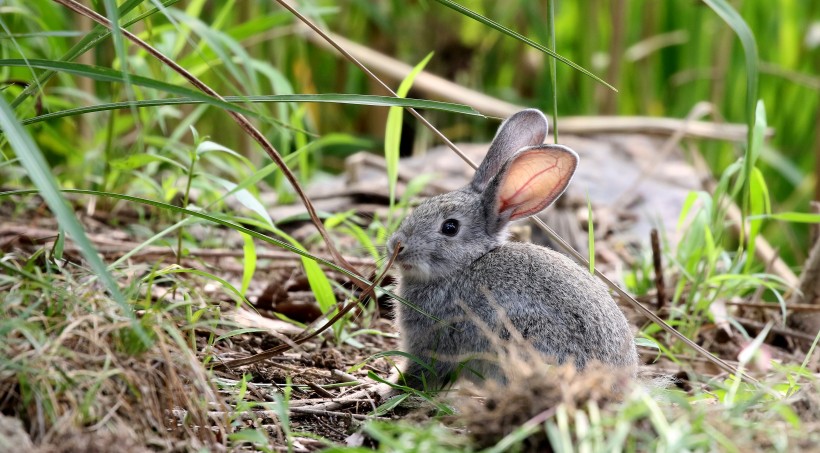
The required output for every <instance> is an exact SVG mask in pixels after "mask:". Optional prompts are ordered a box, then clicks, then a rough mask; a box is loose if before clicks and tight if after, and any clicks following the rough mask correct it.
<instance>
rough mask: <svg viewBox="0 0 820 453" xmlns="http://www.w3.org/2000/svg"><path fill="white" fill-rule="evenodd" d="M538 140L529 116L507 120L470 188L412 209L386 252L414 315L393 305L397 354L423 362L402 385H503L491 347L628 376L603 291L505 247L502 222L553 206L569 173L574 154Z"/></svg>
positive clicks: (516, 247)
mask: <svg viewBox="0 0 820 453" xmlns="http://www.w3.org/2000/svg"><path fill="white" fill-rule="evenodd" d="M547 128H548V125H547V120H546V118H545V117H544V115H543V114H541V112H539V111H537V110H524V111H522V112H519V113H517V114H515V115H513V116H512V117H510V118H509V119H507V121H505V122H504V123H503V124H502V125H501V127H500V128H499V131H498V133H497V134H496V137H495V138H494V139H493V142H492V144H491V145H490V150H489V151H488V153H487V156H486V157H485V158H484V161H483V162H482V163H481V166H480V167H479V169H478V170H477V171H476V174H475V177H474V178H473V180H472V181H471V182H470V184H469V185H467V186H466V187H464V188H462V189H459V190H456V191H454V192H450V193H446V194H443V195H439V196H436V197H433V198H430V199H429V200H427V201H425V202H424V203H422V204H421V205H420V206H418V207H417V208H416V209H415V210H414V211H413V213H412V214H411V215H410V216H408V217H407V218H406V219H405V220H404V221H403V222H402V224H401V225H400V226H399V229H398V230H397V231H396V232H395V233H394V234H393V236H392V237H391V238H390V240H389V241H388V251H389V252H390V253H391V254H392V252H393V251H394V250H395V248H396V247H397V246H398V247H399V252H398V254H397V257H396V263H397V264H398V267H399V269H400V271H401V281H400V286H399V293H400V294H401V296H402V297H403V298H404V299H406V300H407V301H408V302H409V303H410V304H413V306H412V307H409V306H405V305H404V304H399V305H398V322H399V328H400V331H401V335H402V340H403V343H404V350H405V351H406V352H408V353H409V354H411V355H413V356H415V357H416V358H418V359H420V360H421V361H423V362H426V364H424V365H422V364H419V363H417V362H416V361H413V360H411V361H408V364H407V366H406V367H405V371H404V372H403V376H404V378H405V379H406V382H407V383H408V384H409V385H411V386H414V387H417V388H420V387H422V386H424V385H428V386H432V387H433V388H435V387H440V386H442V385H444V384H446V383H447V382H448V380H449V379H451V378H453V377H455V374H457V373H458V372H460V371H462V370H463V372H462V374H464V375H465V376H466V377H468V378H471V379H480V378H489V379H497V380H500V381H503V380H504V371H503V370H502V369H501V367H499V366H498V364H497V360H494V357H493V356H494V355H496V354H497V353H498V351H500V350H501V349H503V348H502V347H499V346H500V345H503V347H508V346H509V345H513V346H514V347H518V346H520V347H522V348H523V347H532V348H533V349H535V350H536V351H538V352H539V353H540V354H541V355H543V356H544V358H545V359H547V360H550V361H554V362H556V363H564V362H567V361H572V363H574V364H575V366H576V367H578V368H579V369H583V368H584V367H585V366H586V365H587V364H588V363H590V362H592V361H597V362H601V363H603V364H605V365H607V366H612V367H617V368H627V369H630V370H634V369H635V368H636V367H637V363H638V356H637V352H636V349H635V344H634V341H633V339H632V334H631V330H630V328H629V325H628V323H627V321H626V318H625V317H624V315H623V313H622V312H621V311H620V309H619V308H618V306H617V305H616V304H615V301H613V300H612V297H611V296H610V295H609V292H608V291H607V289H606V287H605V286H604V285H603V283H601V282H600V281H598V280H596V279H595V278H594V277H593V276H592V275H590V273H589V272H588V271H587V270H586V269H583V268H582V267H580V266H579V265H578V264H576V263H575V262H573V261H572V260H570V259H569V258H567V257H565V256H564V255H561V254H559V253H556V252H554V251H552V250H549V249H547V248H545V247H540V246H537V245H533V244H521V243H511V242H507V240H506V238H507V226H508V224H509V222H511V221H513V220H518V219H522V218H526V217H529V216H531V215H533V214H536V213H538V212H540V211H542V210H543V209H545V208H546V207H547V206H549V205H550V204H551V203H552V202H554V201H555V200H556V199H557V198H558V197H559V196H560V195H561V194H562V193H563V192H564V190H565V189H566V187H567V185H568V184H569V181H570V180H571V178H572V175H573V174H574V172H575V169H576V167H577V164H578V156H577V155H576V154H575V152H574V151H572V150H571V149H569V148H566V147H564V146H560V145H544V144H543V141H544V138H545V137H546V134H547ZM521 340H523V343H522V344H520V345H516V344H515V342H516V341H519V342H520V341H521ZM465 362H469V363H467V364H466V366H462V364H463V363H465Z"/></svg>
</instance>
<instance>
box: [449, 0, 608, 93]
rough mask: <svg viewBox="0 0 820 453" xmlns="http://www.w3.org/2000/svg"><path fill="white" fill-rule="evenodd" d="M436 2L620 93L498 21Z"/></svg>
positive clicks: (463, 8)
mask: <svg viewBox="0 0 820 453" xmlns="http://www.w3.org/2000/svg"><path fill="white" fill-rule="evenodd" d="M436 1H437V2H439V3H441V4H442V5H444V6H446V7H448V8H450V9H453V10H455V11H458V12H459V13H461V14H463V15H465V16H467V17H469V18H470V19H473V20H475V21H478V22H481V23H482V24H484V25H486V26H488V27H490V28H493V29H495V30H498V31H500V32H501V33H504V34H505V35H507V36H510V37H513V38H515V39H517V40H519V41H521V42H523V43H524V44H527V45H528V46H530V47H532V48H534V49H538V50H540V51H541V52H544V53H545V54H547V55H549V56H551V57H552V58H555V59H556V60H558V61H560V62H561V63H564V64H565V65H567V66H569V67H571V68H572V69H575V70H576V71H579V72H581V73H582V74H584V75H586V76H588V77H591V78H592V79H593V80H595V81H596V82H598V83H600V84H602V85H604V86H605V87H607V88H609V89H610V90H612V91H614V92H616V93H617V92H618V90H617V89H615V87H613V86H612V85H610V84H608V83H606V82H604V80H603V79H601V78H600V77H598V76H596V75H595V74H593V73H592V72H590V71H589V70H588V69H584V68H583V67H581V66H579V65H578V64H576V63H574V62H572V61H570V60H569V59H567V58H565V57H562V56H561V55H558V53H556V52H555V51H553V50H552V49H549V48H547V47H544V46H542V45H541V44H538V43H537V42H535V41H533V40H531V39H529V38H527V37H526V36H524V35H522V34H520V33H518V32H516V31H513V30H510V29H509V28H507V27H505V26H503V25H501V24H499V23H498V22H496V21H494V20H492V19H490V18H488V17H484V16H482V15H481V14H478V13H476V12H475V11H472V10H470V9H468V8H465V7H464V6H462V5H459V4H458V3H456V2H453V1H451V0H436Z"/></svg>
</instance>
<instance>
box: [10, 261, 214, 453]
mask: <svg viewBox="0 0 820 453" xmlns="http://www.w3.org/2000/svg"><path fill="white" fill-rule="evenodd" d="M5 262H6V264H10V265H12V266H15V267H16V266H23V265H25V264H24V263H17V262H15V261H13V260H8V259H6V260H5ZM41 278H42V279H43V280H51V281H52V283H53V284H54V286H52V288H56V287H61V288H69V291H71V292H70V293H68V292H66V291H63V290H56V291H53V290H52V289H49V288H48V287H46V288H33V287H32V285H31V282H29V281H26V280H25V279H20V280H17V281H16V282H15V283H14V284H13V285H10V286H6V287H3V288H0V294H2V295H0V307H2V316H3V319H4V320H5V321H3V326H4V329H3V330H4V333H3V336H4V338H5V341H4V342H3V343H2V348H1V349H0V410H2V413H3V414H4V415H7V416H11V417H16V418H18V419H19V420H22V422H23V428H24V432H25V433H28V434H27V436H28V437H30V442H32V443H33V444H35V445H37V446H39V447H40V448H41V449H43V450H44V451H108V450H110V449H111V446H112V445H117V446H120V447H122V448H121V449H122V450H123V451H139V450H140V449H145V448H151V449H160V450H177V449H180V448H183V449H196V448H202V447H205V446H211V445H214V444H216V443H218V442H220V441H221V439H222V438H224V436H225V432H224V427H223V425H224V424H219V423H212V422H211V421H210V420H208V419H207V418H206V409H207V408H208V406H209V405H221V404H222V403H221V402H220V398H219V397H218V394H217V392H216V389H215V388H214V386H213V385H212V384H211V383H210V381H209V379H208V377H207V375H206V373H205V370H204V368H203V366H202V363H201V362H200V361H199V360H198V359H197V358H196V357H195V356H194V355H193V354H191V352H190V350H189V349H188V348H186V347H184V345H181V344H180V343H178V342H174V341H173V340H172V339H173V338H180V339H181V338H182V335H181V334H180V332H179V331H178V330H177V327H176V325H175V323H174V321H173V319H171V318H170V314H169V313H170V312H167V311H164V310H159V309H155V308H149V309H148V310H145V311H143V312H142V319H141V322H142V325H143V326H144V327H145V328H146V329H147V330H148V331H149V332H150V334H151V336H152V338H153V340H154V341H153V344H152V345H151V346H150V347H148V348H147V349H144V350H139V348H138V347H137V345H139V343H138V341H137V339H136V338H135V337H134V336H133V334H132V331H131V329H130V323H129V322H128V321H127V320H124V319H117V318H116V317H115V315H113V314H112V312H113V309H112V302H111V301H110V300H109V299H107V298H106V297H105V296H104V295H103V294H102V291H101V289H100V288H99V287H98V286H97V285H95V284H93V283H91V284H89V283H83V282H80V281H77V280H75V279H74V276H72V275H71V274H70V273H69V272H67V271H65V270H63V271H59V273H57V274H52V275H44V274H41ZM177 408H181V409H184V410H185V411H186V413H187V414H188V415H187V418H186V419H185V420H176V419H174V418H173V417H172V410H173V409H177ZM21 436H22V434H21ZM18 445H19V444H18Z"/></svg>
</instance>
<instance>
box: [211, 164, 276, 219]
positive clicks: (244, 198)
mask: <svg viewBox="0 0 820 453" xmlns="http://www.w3.org/2000/svg"><path fill="white" fill-rule="evenodd" d="M204 175H206V177H207V178H208V179H212V180H214V181H216V182H218V183H219V184H220V185H222V187H224V188H225V190H227V191H228V193H230V194H233V196H234V198H236V200H237V201H238V202H239V203H241V204H242V206H244V207H246V208H248V209H250V210H251V211H253V212H254V213H256V215H258V216H259V217H261V218H262V219H263V220H264V221H265V222H267V223H268V225H270V226H274V224H273V219H272V218H271V216H270V213H268V210H267V209H266V208H265V206H264V205H263V204H262V202H261V201H259V200H258V199H257V198H256V197H254V196H253V194H251V193H250V191H248V189H238V190H237V187H238V186H237V185H236V184H234V183H232V182H231V181H228V180H226V179H222V178H219V177H217V176H213V175H209V174H204Z"/></svg>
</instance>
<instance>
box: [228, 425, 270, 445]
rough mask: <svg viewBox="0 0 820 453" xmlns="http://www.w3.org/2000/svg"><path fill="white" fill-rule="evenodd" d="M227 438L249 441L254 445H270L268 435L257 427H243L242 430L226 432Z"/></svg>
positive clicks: (235, 440)
mask: <svg viewBox="0 0 820 453" xmlns="http://www.w3.org/2000/svg"><path fill="white" fill-rule="evenodd" d="M228 439H230V440H232V441H234V442H250V443H252V444H254V445H262V446H267V445H270V440H269V439H268V437H267V436H266V435H265V433H263V432H262V431H260V430H258V429H250V428H247V429H243V430H242V431H237V432H235V433H231V434H228Z"/></svg>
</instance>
